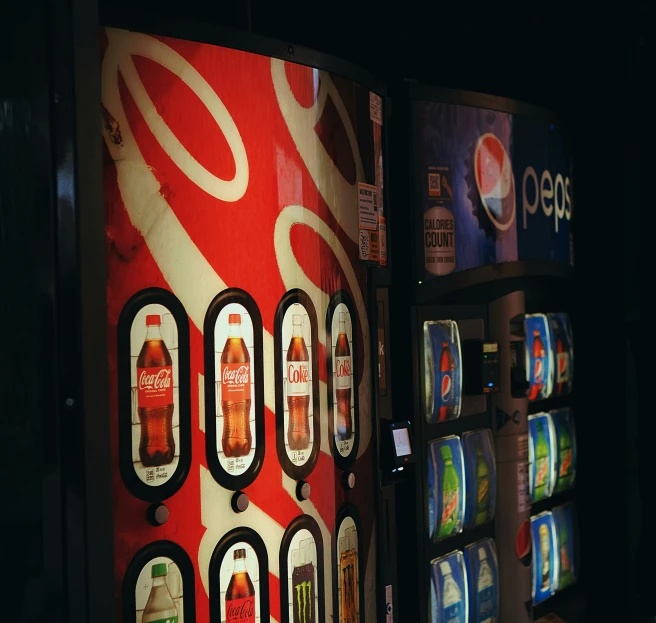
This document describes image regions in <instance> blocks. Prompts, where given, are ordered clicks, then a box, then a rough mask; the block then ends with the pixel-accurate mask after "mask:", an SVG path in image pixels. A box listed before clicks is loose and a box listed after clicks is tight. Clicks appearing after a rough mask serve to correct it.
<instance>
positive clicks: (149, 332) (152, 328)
mask: <svg viewBox="0 0 656 623" xmlns="http://www.w3.org/2000/svg"><path fill="white" fill-rule="evenodd" d="M146 339H147V340H161V339H162V332H161V331H160V330H159V325H158V324H149V325H148V326H147V328H146Z"/></svg>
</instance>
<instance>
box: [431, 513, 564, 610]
mask: <svg viewBox="0 0 656 623" xmlns="http://www.w3.org/2000/svg"><path fill="white" fill-rule="evenodd" d="M530 526H531V544H532V552H533V553H532V561H531V560H530V555H529V560H527V564H532V566H533V584H532V590H531V592H532V598H533V603H534V604H538V603H540V602H542V601H544V600H545V599H547V598H549V597H551V596H552V595H553V594H554V593H556V592H557V591H560V590H562V589H564V588H566V587H567V586H570V585H572V584H573V583H574V582H575V581H576V572H577V563H576V554H577V550H576V546H577V543H576V525H575V511H574V506H573V505H572V504H565V505H563V506H558V507H556V508H554V509H553V511H548V512H544V513H541V514H540V515H536V516H534V517H531V523H530ZM430 568H431V578H430V585H431V593H430V595H431V596H430V609H429V611H430V613H431V615H430V616H431V623H497V621H498V620H499V618H498V617H499V567H498V561H497V551H496V546H495V542H494V540H493V539H484V540H482V541H478V542H476V543H472V544H471V545H468V546H466V547H465V549H464V552H461V551H458V550H456V551H454V552H451V553H449V554H446V555H445V556H441V557H440V558H436V559H435V560H432V561H431V567H430Z"/></svg>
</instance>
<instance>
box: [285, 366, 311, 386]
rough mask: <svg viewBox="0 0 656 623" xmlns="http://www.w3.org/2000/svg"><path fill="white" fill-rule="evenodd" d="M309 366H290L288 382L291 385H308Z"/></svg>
mask: <svg viewBox="0 0 656 623" xmlns="http://www.w3.org/2000/svg"><path fill="white" fill-rule="evenodd" d="M309 377H310V373H309V371H308V368H307V366H299V367H298V368H296V367H295V366H291V365H290V366H289V368H288V369H287V380H288V381H289V382H290V383H307V382H308V381H309V380H310V378H309Z"/></svg>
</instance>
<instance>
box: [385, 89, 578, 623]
mask: <svg viewBox="0 0 656 623" xmlns="http://www.w3.org/2000/svg"><path fill="white" fill-rule="evenodd" d="M394 103H395V105H394V117H393V123H392V133H393V139H392V144H393V145H394V149H393V150H392V167H393V170H394V188H393V192H394V195H393V198H394V201H395V203H396V202H398V201H399V200H400V197H401V196H402V195H404V196H405V198H406V202H407V203H408V205H409V206H411V210H410V209H409V210H408V212H409V214H408V218H407V219H406V220H405V221H404V223H402V224H399V223H398V219H397V222H396V223H395V237H396V241H397V249H398V248H399V242H398V241H399V239H403V240H407V241H408V244H407V245H406V246H405V249H406V253H405V254H404V255H403V257H401V255H402V254H401V253H399V252H398V251H397V253H396V257H395V263H394V268H393V287H392V294H393V300H394V302H395V304H394V305H393V307H392V309H391V312H390V313H391V315H392V319H393V322H394V325H395V326H397V325H400V324H401V323H405V324H406V326H409V327H410V330H409V332H408V333H407V335H405V336H402V335H400V334H398V333H395V334H393V335H392V353H393V355H394V357H395V359H396V360H397V361H400V360H406V361H410V362H411V365H410V366H408V371H407V372H406V373H405V375H403V376H401V375H399V376H398V385H397V387H396V396H397V403H396V404H395V412H396V413H397V414H399V413H400V410H401V408H402V405H401V400H403V401H404V403H405V411H404V414H403V417H404V418H407V419H408V420H410V421H411V422H412V424H413V425H414V428H415V431H416V435H415V438H416V448H417V455H418V461H417V466H416V469H415V470H414V472H413V473H412V474H408V476H407V482H406V486H405V487H404V488H403V489H402V490H401V489H400V490H399V494H400V492H401V491H403V501H401V502H400V503H399V504H398V507H397V525H398V531H397V536H398V545H399V555H400V556H401V557H402V558H401V561H400V565H401V566H402V568H403V569H407V573H404V574H403V576H402V578H401V580H402V581H403V584H402V585H401V586H400V590H401V591H402V593H403V594H404V596H406V599H404V600H403V602H402V603H401V609H402V610H401V618H402V620H406V621H411V620H412V621H421V622H427V623H446V622H449V623H452V622H458V623H479V622H480V623H482V622H486V623H489V622H495V621H496V622H503V623H528V621H533V620H536V619H538V618H539V617H540V616H542V615H544V614H548V613H554V612H555V613H558V612H559V610H558V607H559V604H560V603H564V600H566V601H567V602H568V603H569V600H570V599H571V598H572V596H573V595H574V596H576V595H577V592H576V591H577V584H576V580H577V576H578V550H577V522H576V506H575V501H576V500H575V496H574V490H573V488H572V487H573V485H574V482H575V475H576V427H575V425H574V422H575V417H574V416H575V414H573V412H572V410H571V408H570V407H571V403H570V402H569V401H570V394H571V392H572V388H573V378H574V376H573V374H574V358H573V352H574V350H573V344H574V340H575V335H576V332H575V329H574V330H573V328H572V324H571V321H570V315H569V312H570V309H571V306H572V296H571V283H572V275H573V261H574V256H573V253H574V246H573V237H572V231H571V220H572V218H573V210H572V201H573V190H572V189H573V187H572V162H571V150H570V147H569V144H568V135H567V131H566V128H565V127H564V124H563V123H562V120H559V119H558V118H557V117H556V116H555V115H552V114H550V113H548V112H546V111H544V110H541V109H538V108H534V107H532V106H529V105H526V104H522V103H519V102H514V101H509V100H505V99H501V98H497V97H491V96H485V95H480V94H475V93H469V92H460V91H450V90H444V89H434V88H429V87H425V86H421V85H418V84H405V85H403V86H402V87H399V88H398V90H397V92H396V93H394ZM408 189H411V191H410V192H409V191H408ZM403 275H405V279H403V278H402V276H403ZM408 336H409V337H408ZM573 336H574V337H573ZM399 395H403V396H404V398H402V399H401V400H399V399H398V397H399ZM407 397H411V400H407ZM413 560H416V561H417V564H414V565H413V564H411V563H412V561H413ZM409 595H412V596H413V597H414V598H408V596H409ZM560 614H561V615H562V612H561V613H560ZM570 620H572V619H570ZM573 620H576V619H573Z"/></svg>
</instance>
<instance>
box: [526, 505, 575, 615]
mask: <svg viewBox="0 0 656 623" xmlns="http://www.w3.org/2000/svg"><path fill="white" fill-rule="evenodd" d="M577 528H578V526H577V524H576V513H575V509H574V505H573V504H571V503H568V504H564V505H562V506H556V507H554V508H553V509H552V510H551V511H545V512H543V513H540V514H539V515H535V516H533V517H531V542H532V548H533V560H532V564H533V589H532V595H533V603H534V604H538V603H540V602H542V601H544V600H545V599H548V598H549V597H551V596H552V595H553V594H554V593H556V592H557V591H560V590H562V589H564V588H566V587H568V586H570V585H571V584H574V582H576V579H577V571H578V563H577V557H578V549H577V548H578V542H577V541H578V536H577Z"/></svg>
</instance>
